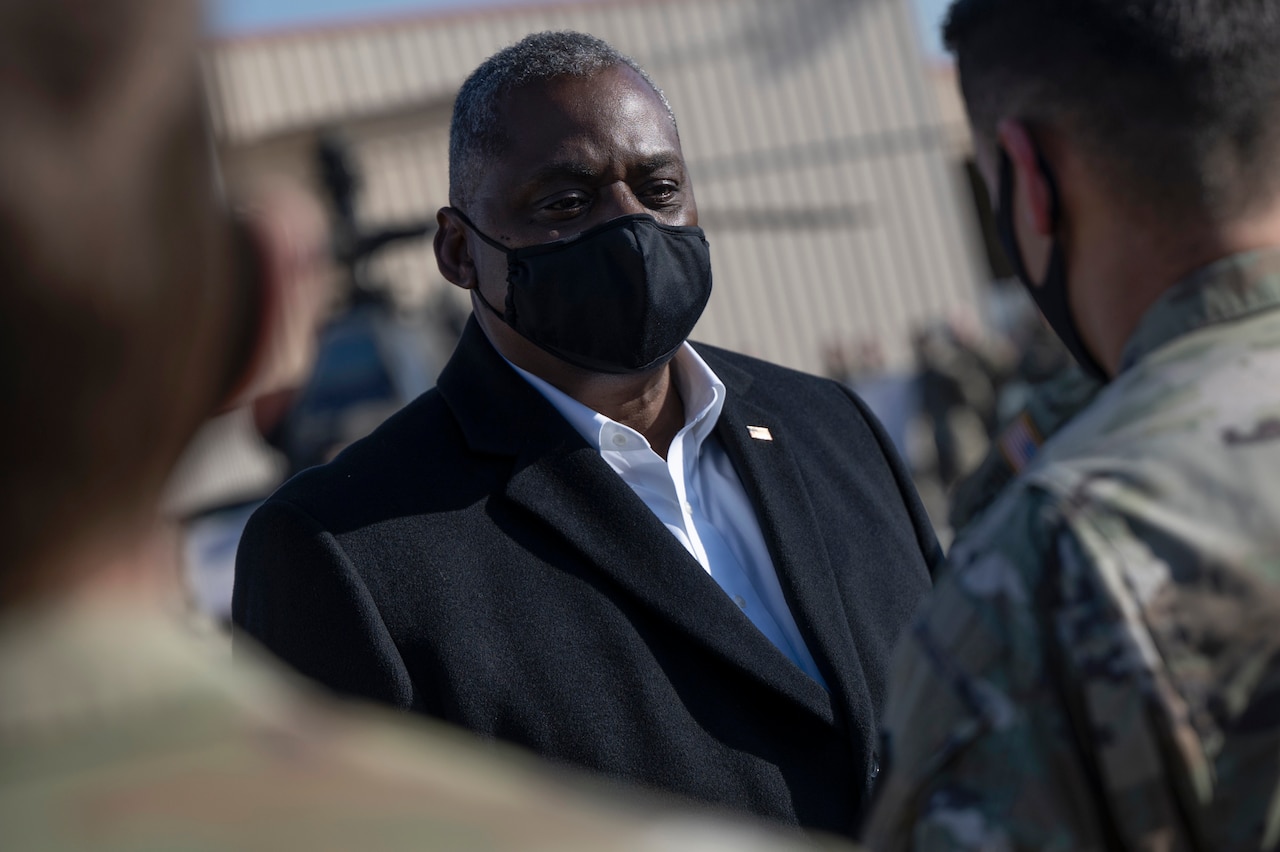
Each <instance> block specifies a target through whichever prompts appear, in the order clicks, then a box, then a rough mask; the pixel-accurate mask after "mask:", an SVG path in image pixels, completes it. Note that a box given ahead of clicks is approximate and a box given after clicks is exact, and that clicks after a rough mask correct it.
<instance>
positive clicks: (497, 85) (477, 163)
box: [449, 31, 676, 207]
mask: <svg viewBox="0 0 1280 852" xmlns="http://www.w3.org/2000/svg"><path fill="white" fill-rule="evenodd" d="M619 65H625V66H626V67H628V68H630V69H631V70H633V71H635V72H636V73H637V74H639V75H640V76H641V77H642V78H643V79H644V81H645V82H646V83H648V84H649V86H650V87H652V89H653V91H654V93H655V94H657V96H658V99H659V100H660V101H662V105H663V106H664V107H666V110H667V115H669V116H670V117H671V123H672V125H674V124H675V123H676V117H675V113H674V112H672V110H671V104H670V103H668V102H667V96H666V95H664V94H663V93H662V90H661V89H659V88H658V86H657V84H655V83H654V82H653V80H652V79H651V78H650V77H649V75H648V73H646V72H645V70H644V69H643V68H641V67H640V65H639V64H638V63H637V62H636V61H635V60H634V59H632V58H631V57H629V56H626V55H625V54H622V53H619V52H618V51H617V50H616V49H614V48H613V47H612V46H611V45H610V44H609V43H608V42H605V41H603V40H601V39H598V38H596V37H595V36H591V35H587V34H585V33H579V32H572V31H562V32H541V33H533V34H532V35H527V36H525V37H524V38H522V39H521V40H520V41H518V42H516V43H515V44H513V45H511V46H510V47H506V48H503V49H502V50H500V51H498V52H497V53H495V54H494V55H493V56H490V57H489V58H488V59H486V60H485V61H484V62H483V63H482V64H481V65H480V67H479V68H477V69H476V70H475V71H473V72H471V76H470V77H468V78H467V80H466V82H465V83H463V84H462V88H461V89H460V90H459V91H458V97H457V100H455V101H454V104H453V122H452V124H451V125H450V127H449V203H451V204H453V205H454V206H457V207H462V206H465V205H466V204H467V202H468V201H469V200H470V197H471V194H472V193H473V192H474V191H475V188H476V186H477V185H478V184H479V181H480V176H481V174H483V172H484V167H485V162H486V160H487V159H489V158H492V157H494V156H496V155H498V154H500V153H502V151H503V150H505V148H506V145H507V142H508V137H507V134H506V132H505V129H504V128H503V126H502V122H501V120H500V119H499V117H498V105H499V102H500V101H501V99H502V97H503V96H504V95H506V94H507V93H508V92H510V91H512V90H514V89H517V88H520V87H521V86H525V85H528V84H530V83H536V82H542V81H545V80H552V79H555V78H557V77H590V76H592V75H593V74H597V73H599V72H600V71H604V70H606V69H609V68H615V67H617V66H619Z"/></svg>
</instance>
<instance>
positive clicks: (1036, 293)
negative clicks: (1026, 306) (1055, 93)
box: [996, 146, 1110, 382]
mask: <svg viewBox="0 0 1280 852" xmlns="http://www.w3.org/2000/svg"><path fill="white" fill-rule="evenodd" d="M999 150H1000V186H999V191H1000V192H999V194H1000V205H999V208H998V209H997V210H996V224H997V228H998V230H999V232H1000V237H1001V242H1002V243H1003V244H1004V249H1005V254H1006V255H1008V257H1009V262H1010V263H1011V264H1012V265H1013V271H1014V273H1015V274H1016V275H1017V276H1018V278H1019V279H1020V280H1021V281H1022V282H1023V284H1024V285H1025V286H1026V288H1027V289H1028V291H1029V292H1030V293H1031V298H1032V299H1033V300H1034V301H1035V303H1036V305H1037V306H1038V307H1039V308H1040V312H1041V313H1042V314H1043V315H1044V316H1045V319H1047V320H1048V321H1049V325H1050V326H1051V327H1052V328H1053V330H1054V332H1055V333H1056V334H1057V335H1058V337H1059V338H1061V340H1062V343H1063V345H1064V346H1066V347H1067V351H1068V352H1070V353H1071V357H1072V358H1073V359H1075V361H1076V363H1077V364H1079V365H1080V368H1081V369H1082V370H1084V372H1085V373H1086V374H1088V375H1089V376H1091V377H1092V378H1094V379H1096V380H1097V381H1100V382H1107V381H1110V377H1109V376H1108V375H1107V373H1106V371H1105V370H1104V369H1103V368H1102V365H1101V364H1099V363H1098V360H1097V359H1096V358H1095V357H1094V356H1093V353H1092V352H1090V351H1089V349H1088V347H1087V346H1085V344H1084V340H1083V338H1081V336H1080V330H1079V329H1078V328H1077V327H1076V322H1075V317H1073V316H1072V314H1071V304H1070V298H1069V296H1068V294H1067V286H1066V271H1065V263H1066V261H1065V259H1064V256H1063V251H1062V243H1061V241H1060V240H1059V239H1058V237H1057V236H1056V235H1057V231H1058V227H1059V225H1060V224H1061V220H1062V207H1061V195H1060V193H1059V192H1058V184H1057V181H1056V180H1055V178H1054V176H1053V170H1052V169H1051V168H1050V167H1049V163H1048V162H1047V161H1046V160H1045V159H1044V155H1043V154H1041V153H1040V152H1039V151H1037V152H1036V165H1037V167H1038V168H1039V169H1040V175H1041V177H1042V178H1043V179H1044V181H1045V184H1046V185H1047V186H1048V188H1049V217H1050V227H1051V228H1052V230H1053V232H1054V235H1055V236H1054V238H1053V248H1052V252H1051V254H1050V257H1049V266H1048V268H1047V269H1046V270H1045V279H1044V281H1035V280H1034V279H1032V277H1031V273H1030V271H1029V270H1028V269H1027V265H1026V261H1025V259H1024V258H1023V256H1022V251H1021V249H1020V248H1019V246H1018V235H1017V228H1016V227H1015V225H1014V221H1013V159H1012V158H1011V157H1010V156H1009V152H1008V151H1006V150H1005V149H1004V147H1003V146H1001V147H1000V149H999ZM1051 279H1058V280H1056V281H1051ZM1051 284H1052V289H1047V288H1048V287H1049V286H1050V285H1051Z"/></svg>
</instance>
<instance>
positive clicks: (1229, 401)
mask: <svg viewBox="0 0 1280 852" xmlns="http://www.w3.org/2000/svg"><path fill="white" fill-rule="evenodd" d="M1277 308H1280V251H1268V252H1257V253H1251V254H1245V255H1239V256H1235V257H1231V258H1228V259H1226V260H1224V261H1221V262H1219V263H1217V264H1214V265H1212V266H1210V267H1208V268H1206V269H1204V270H1201V271H1200V272H1198V273H1196V274H1194V275H1192V276H1191V277H1190V278H1188V279H1186V280H1185V281H1183V282H1181V283H1179V284H1178V285H1176V286H1175V287H1174V288H1172V289H1171V290H1170V291H1168V292H1167V293H1166V294H1165V296H1164V297H1163V298H1162V299H1161V300H1160V301H1159V302H1158V303H1157V304H1156V305H1154V306H1153V307H1152V308H1151V310H1149V311H1148V312H1147V314H1146V315H1145V316H1144V317H1143V320H1142V322H1141V323H1140V325H1139V327H1138V329H1137V331H1136V332H1135V334H1134V337H1133V338H1132V340H1131V341H1130V342H1129V344H1128V347H1127V349H1126V351H1125V355H1124V361H1123V366H1122V371H1121V373H1120V375H1119V376H1118V377H1117V378H1116V380H1115V381H1114V382H1112V383H1111V384H1110V385H1108V386H1107V387H1106V388H1104V389H1103V390H1102V392H1101V393H1100V394H1099V395H1098V396H1097V398H1096V399H1095V400H1094V402H1093V403H1092V404H1091V405H1090V406H1088V407H1087V408H1086V409H1085V410H1084V411H1082V412H1081V413H1080V414H1078V415H1077V416H1076V417H1075V418H1074V419H1073V420H1072V421H1071V422H1070V423H1069V424H1068V425H1067V426H1066V428H1064V429H1063V431H1061V432H1060V433H1059V434H1058V435H1056V436H1055V437H1054V438H1053V439H1052V440H1050V441H1049V442H1048V443H1047V444H1046V445H1045V446H1044V448H1043V449H1042V450H1041V452H1040V454H1039V455H1038V456H1037V458H1036V459H1035V460H1034V461H1033V462H1032V463H1031V465H1030V466H1029V467H1028V468H1027V470H1026V471H1025V472H1024V474H1023V476H1022V477H1021V478H1020V479H1019V480H1018V481H1017V482H1016V483H1015V484H1014V485H1013V486H1011V487H1010V489H1008V492H1007V493H1006V494H1005V495H1003V496H1002V498H1001V499H1000V500H999V501H997V502H996V503H995V504H994V505H993V506H992V507H991V508H990V509H989V510H988V511H987V512H986V513H985V514H984V515H983V516H982V517H981V518H980V519H979V521H978V522H977V523H976V524H975V525H974V526H973V527H972V528H970V529H969V530H968V531H966V533H965V534H964V535H963V536H962V537H961V539H960V541H959V542H958V543H957V545H956V546H955V547H954V548H953V550H952V554H951V558H950V563H949V566H950V567H949V570H947V571H946V572H945V574H944V577H943V579H942V580H941V581H940V583H939V584H938V586H937V587H936V589H935V592H934V594H933V596H932V598H931V599H930V601H929V602H928V603H927V604H926V605H925V607H924V609H923V610H922V612H921V613H920V615H919V616H918V617H917V620H916V622H915V624H914V626H913V627H912V628H911V629H910V630H908V631H907V632H906V633H905V634H904V637H903V641H902V643H901V645H900V646H899V649H898V652H897V655H896V657H895V661H894V668H893V674H892V681H891V683H892V685H891V688H890V692H889V700H888V707H887V710H886V716H885V718H886V719H887V720H888V723H887V731H886V739H887V744H886V747H887V749H888V752H889V753H888V759H889V762H890V768H889V770H888V773H887V774H888V778H887V781H886V784H885V786H884V788H883V790H882V795H881V798H880V800H879V802H878V804H877V806H876V808H875V811H874V813H873V816H872V819H871V822H870V824H869V828H868V832H867V840H868V843H869V845H871V846H872V847H873V848H875V849H921V850H944V849H946V850H952V849H990V850H1013V849H1054V850H1089V849H1167V850H1179V849H1198V850H1246V849H1249V850H1251V849H1272V848H1275V847H1276V846H1277V843H1278V842H1280V310H1277Z"/></svg>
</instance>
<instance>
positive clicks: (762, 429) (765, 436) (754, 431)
mask: <svg viewBox="0 0 1280 852" xmlns="http://www.w3.org/2000/svg"><path fill="white" fill-rule="evenodd" d="M747 434H748V435H750V436H751V437H752V438H755V439H756V440H757V441H772V440H773V433H772V432H770V431H769V427H768V426H748V427H747Z"/></svg>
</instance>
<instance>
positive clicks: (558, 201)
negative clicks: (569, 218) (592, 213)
mask: <svg viewBox="0 0 1280 852" xmlns="http://www.w3.org/2000/svg"><path fill="white" fill-rule="evenodd" d="M590 203H591V202H590V200H589V199H588V198H587V196H586V195H584V194H582V193H580V192H576V193H572V194H570V195H561V196H558V197H556V198H553V199H551V200H550V201H548V202H547V203H545V204H543V205H542V209H543V210H544V211H545V212H547V213H556V214H561V215H564V214H571V213H580V212H581V211H583V210H585V209H586V207H587V205H589V204H590Z"/></svg>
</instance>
